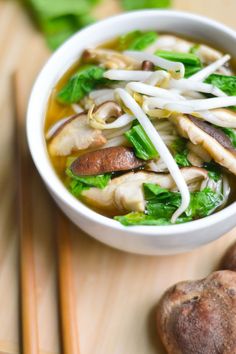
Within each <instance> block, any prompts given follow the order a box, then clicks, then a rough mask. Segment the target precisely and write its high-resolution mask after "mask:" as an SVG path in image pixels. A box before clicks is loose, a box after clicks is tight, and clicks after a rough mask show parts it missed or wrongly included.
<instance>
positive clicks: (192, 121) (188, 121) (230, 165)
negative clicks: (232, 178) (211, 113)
mask: <svg viewBox="0 0 236 354" xmlns="http://www.w3.org/2000/svg"><path fill="white" fill-rule="evenodd" d="M171 120H172V122H173V123H174V124H175V125H176V127H177V129H178V131H179V133H180V134H181V135H182V136H183V137H184V138H187V139H189V140H190V141H191V142H192V143H193V144H195V145H198V146H201V147H202V148H203V149H204V150H206V151H207V153H208V154H209V155H210V156H211V157H212V158H213V159H214V160H215V162H217V163H219V164H220V165H221V166H223V167H226V168H227V169H228V170H229V171H231V172H232V173H233V174H235V175H236V150H235V148H234V146H233V145H232V142H231V140H230V139H229V137H228V136H227V135H226V134H225V133H224V132H223V131H221V130H220V129H218V128H216V127H214V126H213V125H211V124H209V123H206V122H203V121H202V120H200V119H198V118H195V117H193V116H190V115H189V116H186V115H182V114H180V115H176V116H173V117H172V118H171Z"/></svg>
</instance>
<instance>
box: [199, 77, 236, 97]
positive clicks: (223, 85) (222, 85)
mask: <svg viewBox="0 0 236 354" xmlns="http://www.w3.org/2000/svg"><path fill="white" fill-rule="evenodd" d="M205 82H206V83H208V84H212V85H214V86H216V87H218V88H219V89H221V90H222V91H224V92H225V93H226V94H227V95H229V96H235V95H236V76H226V75H220V74H212V75H210V76H209V77H208V78H207V79H206V80H205Z"/></svg>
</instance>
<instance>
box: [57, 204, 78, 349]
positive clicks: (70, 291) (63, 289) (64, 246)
mask: <svg viewBox="0 0 236 354" xmlns="http://www.w3.org/2000/svg"><path fill="white" fill-rule="evenodd" d="M69 228H70V225H69V221H68V219H66V217H65V216H64V215H63V214H62V213H60V212H59V211H58V212H57V250H58V283H59V306H60V319H61V335H62V347H63V354H79V352H80V350H79V339H78V328H77V319H76V302H75V293H74V283H73V276H72V246H71V239H70V233H69V232H68V231H69Z"/></svg>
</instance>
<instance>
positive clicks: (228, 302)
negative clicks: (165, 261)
mask: <svg viewBox="0 0 236 354" xmlns="http://www.w3.org/2000/svg"><path fill="white" fill-rule="evenodd" d="M157 329H158V333H159V336H160V338H161V340H162V342H163V344H164V346H165V349H166V350H167V353H168V354H219V353H220V354H233V353H236V352H235V348H236V273H235V272H232V271H229V270H225V271H218V272H214V273H212V274H210V275H209V276H208V277H207V278H205V279H202V280H196V281H184V282H180V283H178V284H176V285H174V286H172V287H171V288H170V289H169V290H167V292H166V293H165V294H164V295H163V297H162V299H161V300H160V303H159V305H158V309H157Z"/></svg>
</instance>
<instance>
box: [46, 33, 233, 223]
mask: <svg viewBox="0 0 236 354" xmlns="http://www.w3.org/2000/svg"><path fill="white" fill-rule="evenodd" d="M235 105H236V76H234V71H233V67H232V61H231V58H230V55H228V54H224V53H222V52H220V51H219V50H216V49H214V48H212V47H210V46H208V45H206V44H203V43H195V42H194V41H190V40H188V39H185V38H181V37H179V36H175V35H172V34H158V33H156V32H154V31H150V32H141V31H138V30H137V31H133V32H130V33H127V34H125V35H122V36H120V37H119V38H115V39H114V40H112V41H110V42H108V43H104V44H103V45H100V46H98V47H96V48H88V49H86V50H85V51H84V53H83V54H82V56H81V58H80V60H79V61H78V62H77V63H75V64H74V66H73V67H72V68H71V69H70V70H69V71H68V72H67V73H66V74H65V75H64V76H63V77H62V78H61V80H60V81H59V82H58V84H57V85H56V86H55V88H54V89H53V91H52V93H51V97H50V99H49V102H48V109H47V114H46V121H45V139H46V140H47V146H48V152H49V156H50V159H51V162H52V164H53V166H54V168H55V170H56V172H57V174H58V176H59V178H60V179H61V180H62V181H63V183H64V184H65V186H66V188H68V190H69V191H70V193H72V194H73V195H74V196H75V198H78V199H79V200H81V201H82V202H83V203H85V204H86V205H87V206H89V207H90V208H92V209H94V210H95V211H97V212H98V213H100V214H103V215H105V216H107V217H111V218H114V219H115V220H117V222H121V223H122V224H123V225H126V226H130V225H157V226H158V225H169V224H176V223H184V222H189V221H192V220H196V219H199V218H203V217H206V216H208V215H210V214H212V213H214V212H217V211H218V210H220V209H222V208H224V207H226V206H227V205H228V204H230V203H231V202H233V201H235V188H234V184H235V175H236V130H235V128H236V112H235V110H236V108H235Z"/></svg>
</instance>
